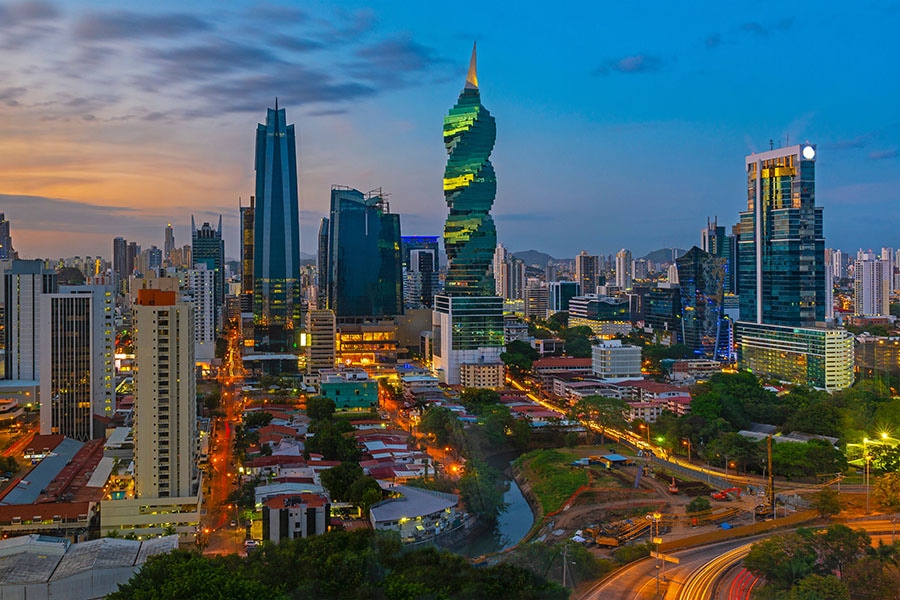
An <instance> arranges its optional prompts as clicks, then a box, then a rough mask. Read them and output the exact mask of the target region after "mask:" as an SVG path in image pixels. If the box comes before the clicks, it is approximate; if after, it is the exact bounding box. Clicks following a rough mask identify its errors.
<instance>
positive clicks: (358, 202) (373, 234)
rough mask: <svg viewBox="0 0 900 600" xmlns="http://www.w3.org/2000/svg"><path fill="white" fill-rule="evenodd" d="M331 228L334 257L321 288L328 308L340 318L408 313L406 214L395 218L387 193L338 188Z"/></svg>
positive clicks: (329, 259) (330, 257) (333, 192)
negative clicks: (403, 251)
mask: <svg viewBox="0 0 900 600" xmlns="http://www.w3.org/2000/svg"><path fill="white" fill-rule="evenodd" d="M325 225H326V226H327V236H328V238H327V250H328V254H327V262H326V265H325V266H326V270H325V274H324V280H323V279H322V277H321V275H320V285H322V284H324V287H325V289H326V290H327V308H328V309H330V310H332V311H334V314H335V315H336V316H337V317H338V318H339V319H340V318H341V317H393V316H396V315H400V314H403V287H402V286H403V278H402V270H401V266H400V215H395V214H391V213H390V206H389V205H388V203H387V201H386V200H385V199H384V198H383V197H382V195H381V190H376V191H373V192H369V193H368V194H363V193H362V192H360V191H359V190H354V189H351V188H346V187H338V186H335V187H333V188H332V190H331V213H330V215H329V218H328V221H327V223H326V224H325ZM324 233H325V232H320V240H321V235H324Z"/></svg>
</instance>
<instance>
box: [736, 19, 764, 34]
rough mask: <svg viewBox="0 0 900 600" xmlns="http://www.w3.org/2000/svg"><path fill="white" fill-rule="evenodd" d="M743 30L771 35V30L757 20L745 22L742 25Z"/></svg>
mask: <svg viewBox="0 0 900 600" xmlns="http://www.w3.org/2000/svg"><path fill="white" fill-rule="evenodd" d="M741 31H743V32H744V33H751V34H753V35H756V36H759V37H768V36H769V30H768V29H766V28H765V27H763V26H762V25H760V24H759V23H757V22H755V21H751V22H749V23H744V24H743V25H741Z"/></svg>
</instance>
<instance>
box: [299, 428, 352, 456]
mask: <svg viewBox="0 0 900 600" xmlns="http://www.w3.org/2000/svg"><path fill="white" fill-rule="evenodd" d="M348 428H349V431H348V430H347V429H348ZM310 431H311V432H312V433H313V435H312V436H307V437H306V454H307V455H309V454H310V453H317V454H321V455H322V456H323V457H325V460H339V461H341V462H356V461H358V460H359V457H360V451H359V448H358V447H357V445H356V440H355V439H354V438H353V436H352V435H350V432H352V431H353V427H352V426H351V425H350V424H349V423H348V422H347V421H346V420H344V419H335V420H334V421H316V422H315V423H312V424H310Z"/></svg>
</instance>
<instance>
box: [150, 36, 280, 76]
mask: <svg viewBox="0 0 900 600" xmlns="http://www.w3.org/2000/svg"><path fill="white" fill-rule="evenodd" d="M148 58H153V59H156V60H157V61H159V62H160V63H162V64H163V65H164V66H163V73H164V75H165V76H166V78H167V79H174V80H177V81H183V80H194V79H196V78H197V77H200V76H207V75H215V76H216V77H222V76H223V75H224V74H227V73H231V72H235V71H245V70H246V71H253V70H260V69H264V68H266V67H272V66H273V65H277V64H279V63H281V62H282V61H281V59H279V58H278V57H277V56H275V55H274V54H272V53H271V52H269V51H268V50H266V49H265V48H263V47H260V46H250V45H247V44H242V43H240V42H226V41H216V42H210V43H207V44H200V45H194V46H188V47H181V48H172V49H170V50H162V51H156V50H153V51H148Z"/></svg>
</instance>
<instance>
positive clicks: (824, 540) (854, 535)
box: [806, 525, 872, 578]
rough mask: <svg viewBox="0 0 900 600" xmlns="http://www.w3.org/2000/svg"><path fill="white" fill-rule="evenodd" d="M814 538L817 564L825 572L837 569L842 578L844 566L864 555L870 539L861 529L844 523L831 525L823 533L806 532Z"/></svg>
mask: <svg viewBox="0 0 900 600" xmlns="http://www.w3.org/2000/svg"><path fill="white" fill-rule="evenodd" d="M806 535H809V536H810V539H814V540H815V548H816V551H817V553H818V555H819V564H820V565H821V567H822V568H823V569H824V570H825V572H826V573H832V572H834V571H837V573H838V577H841V578H843V576H844V567H845V566H846V565H848V564H851V563H854V562H856V561H857V560H859V559H860V558H862V557H863V556H865V555H866V550H867V549H868V548H870V547H871V545H872V540H871V538H870V537H869V534H868V533H866V532H865V531H864V530H862V529H858V530H854V529H850V528H849V527H847V526H846V525H832V526H830V527H829V528H828V529H826V530H825V531H824V532H823V533H808V534H806Z"/></svg>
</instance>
